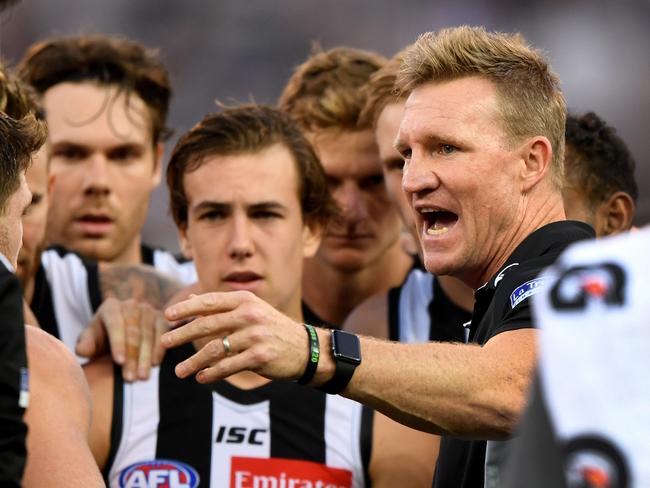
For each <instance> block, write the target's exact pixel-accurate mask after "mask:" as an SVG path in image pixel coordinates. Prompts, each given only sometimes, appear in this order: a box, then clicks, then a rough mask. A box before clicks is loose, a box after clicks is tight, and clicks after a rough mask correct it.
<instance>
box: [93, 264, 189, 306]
mask: <svg viewBox="0 0 650 488" xmlns="http://www.w3.org/2000/svg"><path fill="white" fill-rule="evenodd" d="M99 281H100V287H101V292H102V298H103V299H104V300H105V299H106V298H116V299H118V300H129V299H134V300H137V301H143V302H147V303H149V304H150V305H151V306H152V307H154V308H155V309H158V310H162V309H163V308H164V307H165V305H166V304H167V302H168V301H169V300H170V298H171V297H172V296H174V294H176V293H177V292H178V291H179V290H180V289H181V285H180V284H179V283H178V282H176V281H175V280H173V279H172V278H171V277H169V276H167V275H165V274H163V273H160V272H158V271H156V269H155V268H152V267H151V266H145V265H140V266H134V265H117V264H106V263H102V264H100V268H99Z"/></svg>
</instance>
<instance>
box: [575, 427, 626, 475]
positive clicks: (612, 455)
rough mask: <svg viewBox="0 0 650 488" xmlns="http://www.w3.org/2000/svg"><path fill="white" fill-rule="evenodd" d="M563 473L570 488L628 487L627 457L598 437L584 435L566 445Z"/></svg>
mask: <svg viewBox="0 0 650 488" xmlns="http://www.w3.org/2000/svg"><path fill="white" fill-rule="evenodd" d="M565 455H566V457H565V461H564V474H565V478H566V483H567V487H568V488H627V487H628V486H629V479H630V475H629V472H628V469H627V464H626V462H625V458H624V457H623V455H622V454H621V452H620V451H619V450H618V449H617V448H616V446H614V444H612V443H611V442H609V441H607V440H606V439H603V438H602V437H599V436H581V437H576V438H575V439H573V440H571V441H569V442H568V443H567V444H566V446H565Z"/></svg>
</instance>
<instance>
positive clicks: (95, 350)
mask: <svg viewBox="0 0 650 488" xmlns="http://www.w3.org/2000/svg"><path fill="white" fill-rule="evenodd" d="M106 342H107V341H106V332H105V330H104V327H102V324H101V320H100V319H99V317H98V316H97V315H95V316H94V317H93V319H92V321H91V322H90V324H89V325H88V327H86V328H85V329H84V330H83V331H82V332H81V334H79V337H78V338H77V345H76V347H75V352H76V353H77V354H78V355H79V356H82V357H86V358H93V357H96V356H98V355H99V354H101V353H103V352H105V349H106Z"/></svg>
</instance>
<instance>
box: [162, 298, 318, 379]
mask: <svg viewBox="0 0 650 488" xmlns="http://www.w3.org/2000/svg"><path fill="white" fill-rule="evenodd" d="M165 316H166V317H167V319H168V320H169V321H171V322H176V323H183V322H186V321H187V320H190V321H189V322H187V323H185V324H184V325H182V326H179V327H178V328H176V329H174V330H172V331H170V332H167V333H166V334H164V335H163V336H162V338H161V342H162V344H163V346H164V347H167V348H170V347H175V346H179V345H181V344H185V343H188V342H191V341H194V343H195V346H196V347H197V349H199V351H198V352H197V353H196V354H194V355H193V356H191V357H190V358H188V359H186V360H185V361H183V362H181V363H179V364H178V365H177V366H176V375H177V376H178V377H179V378H186V377H188V376H190V375H192V374H195V375H196V380H197V381H198V382H199V383H211V382H214V381H217V380H220V379H223V378H226V377H228V376H230V375H232V374H235V373H238V372H240V371H244V370H249V371H254V372H256V373H258V374H260V375H262V376H264V377H266V378H269V379H284V380H293V379H297V378H299V377H300V376H301V375H302V373H303V371H304V369H305V366H306V364H307V355H308V350H309V347H308V338H307V333H306V331H305V329H304V327H302V325H301V324H299V323H297V322H295V321H294V320H292V319H290V318H289V317H287V316H286V315H284V314H282V313H280V312H279V311H277V310H276V309H275V308H273V307H272V306H271V305H269V304H268V303H266V302H265V301H264V300H262V299H261V298H259V297H257V296H256V295H254V294H253V293H250V292H247V291H235V292H224V293H217V292H215V293H206V294H203V295H199V296H193V297H191V298H189V299H188V300H185V301H182V302H179V303H177V304H175V305H172V306H171V307H169V308H168V309H167V310H166V311H165ZM225 337H227V339H226V340H224V338H225ZM227 349H229V351H228V350H227Z"/></svg>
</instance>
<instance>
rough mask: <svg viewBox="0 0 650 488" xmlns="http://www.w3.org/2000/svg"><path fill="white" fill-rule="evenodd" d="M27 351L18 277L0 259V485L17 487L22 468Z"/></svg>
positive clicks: (23, 460)
mask: <svg viewBox="0 0 650 488" xmlns="http://www.w3.org/2000/svg"><path fill="white" fill-rule="evenodd" d="M27 386H28V372H27V350H26V345H25V322H24V320H23V294H22V290H21V288H20V283H19V282H18V278H16V276H15V275H14V274H13V273H12V272H10V271H9V270H8V269H7V268H6V267H5V266H4V264H3V263H1V262H0V486H2V487H14V486H15V487H19V486H22V485H21V479H22V476H23V470H24V468H25V461H26V455H27V451H26V448H25V442H26V436H27V426H26V425H25V422H24V421H23V413H24V411H25V407H26V406H27V397H26V395H27V391H28V389H27Z"/></svg>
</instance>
